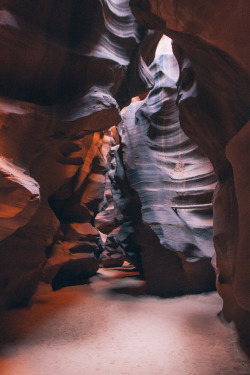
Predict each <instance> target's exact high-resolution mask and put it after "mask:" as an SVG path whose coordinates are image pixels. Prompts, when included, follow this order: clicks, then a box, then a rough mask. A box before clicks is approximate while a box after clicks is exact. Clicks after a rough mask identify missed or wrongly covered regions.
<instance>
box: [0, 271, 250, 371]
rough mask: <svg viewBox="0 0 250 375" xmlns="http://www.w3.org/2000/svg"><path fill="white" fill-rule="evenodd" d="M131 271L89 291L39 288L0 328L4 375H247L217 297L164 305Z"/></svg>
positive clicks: (100, 278) (103, 277)
mask: <svg viewBox="0 0 250 375" xmlns="http://www.w3.org/2000/svg"><path fill="white" fill-rule="evenodd" d="M143 291H144V285H143V282H142V281H140V280H137V279H135V278H134V274H133V272H131V270H130V269H128V270H127V271H126V272H124V271H121V270H117V269H116V270H100V273H99V274H98V275H97V276H95V277H94V278H92V282H91V284H89V285H81V286H74V287H68V288H64V289H61V290H59V291H57V292H52V291H51V289H50V287H49V286H47V285H41V286H40V288H39V290H38V292H37V294H36V296H35V298H34V304H33V305H32V307H31V308H29V309H22V310H13V311H10V312H8V314H6V315H5V316H4V318H3V327H2V328H1V337H0V341H1V357H0V374H1V375H24V374H25V375H54V374H55V375H57V374H58V375H59V374H60V375H94V374H102V375H120V374H125V375H131V374H133V375H142V374H143V375H180V374H181V375H235V374H240V375H249V374H250V364H249V362H248V360H247V359H246V358H245V356H244V354H243V353H241V351H240V349H239V348H238V345H237V340H236V335H235V332H234V331H233V330H231V329H229V328H226V327H225V326H223V325H222V324H221V323H220V321H219V320H218V318H217V313H218V312H219V311H220V309H221V300H220V298H219V296H218V295H217V294H216V293H210V294H208V295H198V296H185V297H178V298H174V299H160V298H157V297H149V296H145V295H144V294H143Z"/></svg>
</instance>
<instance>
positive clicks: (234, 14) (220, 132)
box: [131, 0, 250, 351]
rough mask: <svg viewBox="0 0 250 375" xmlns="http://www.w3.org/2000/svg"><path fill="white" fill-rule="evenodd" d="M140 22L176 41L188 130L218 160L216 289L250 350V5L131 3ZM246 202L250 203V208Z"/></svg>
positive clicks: (166, 1)
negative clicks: (247, 190) (248, 164)
mask: <svg viewBox="0 0 250 375" xmlns="http://www.w3.org/2000/svg"><path fill="white" fill-rule="evenodd" d="M131 6H132V9H133V12H134V14H135V15H136V17H137V19H138V20H140V22H141V23H142V24H144V25H147V26H148V27H149V28H154V29H157V30H161V31H162V32H163V33H165V34H167V35H169V36H170V37H171V38H172V39H173V40H174V44H175V47H174V52H175V55H176V57H177V60H178V63H179V66H180V72H181V73H180V80H179V95H178V107H179V110H180V122H181V126H182V128H183V129H184V131H185V132H186V134H187V135H188V136H189V137H190V138H191V139H193V140H194V141H195V142H197V144H198V145H199V146H200V147H201V149H202V150H203V151H204V153H205V154H206V155H207V156H208V157H209V159H210V160H211V162H212V164H213V167H214V170H215V172H216V175H217V178H218V185H217V188H216V191H215V195H214V244H215V249H216V258H217V288H218V291H219V293H220V295H221V296H222V298H223V301H224V307H223V314H224V318H225V319H226V320H227V321H228V322H229V321H232V320H233V321H234V322H235V323H236V326H237V328H238V331H239V333H240V337H241V341H242V343H243V344H244V346H245V348H247V350H248V351H250V344H249V342H250V326H249V322H250V303H249V301H250V299H249V298H250V276H249V275H250V274H249V272H248V271H247V270H249V266H250V263H249V259H250V257H249V245H248V244H249V241H250V239H249V231H248V230H246V227H248V226H249V218H248V216H249V212H250V201H249V194H248V195H247V194H246V189H247V187H248V185H249V184H248V172H247V160H249V151H248V149H247V146H246V145H247V144H249V143H248V141H249V137H248V133H249V115H250V102H249V83H250V69H249V50H250V49H249V47H250V46H249V30H248V28H249V26H248V14H249V12H250V4H249V2H248V1H247V0H240V1H239V2H237V7H236V6H235V4H234V2H233V1H226V0H224V1H220V2H217V3H216V2H212V3H211V2H209V3H207V4H201V2H199V1H196V0H192V1H186V0H181V1H178V2H175V1H172V0H164V1H161V2H159V1H156V0H141V1H139V0H132V1H131ZM243 202H244V203H243Z"/></svg>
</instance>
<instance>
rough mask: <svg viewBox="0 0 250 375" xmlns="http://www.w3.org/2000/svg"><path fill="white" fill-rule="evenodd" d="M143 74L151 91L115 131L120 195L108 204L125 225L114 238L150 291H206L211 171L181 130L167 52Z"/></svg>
mask: <svg viewBox="0 0 250 375" xmlns="http://www.w3.org/2000/svg"><path fill="white" fill-rule="evenodd" d="M150 70H151V73H152V75H153V77H154V79H155V87H154V88H153V89H152V90H151V91H150V93H149V95H148V97H147V98H146V99H145V100H144V101H139V102H134V103H132V104H131V105H130V106H129V107H128V108H127V110H126V112H125V114H124V116H123V119H122V122H121V124H120V125H119V126H118V132H119V134H120V137H121V149H120V150H119V155H118V156H117V163H118V167H117V174H116V177H115V182H116V183H118V184H119V187H120V189H121V195H120V197H118V200H119V201H117V200H116V201H115V203H116V204H117V205H118V206H120V208H121V211H122V212H123V214H124V217H125V221H126V223H125V225H123V226H122V228H121V232H120V240H121V243H122V245H123V246H124V248H125V249H126V252H127V254H128V255H130V256H132V257H136V258H137V263H138V262H140V261H141V263H142V264H141V267H142V269H143V273H144V276H145V278H146V280H147V289H148V291H149V292H150V293H153V294H160V295H170V294H181V293H186V292H188V293H189V292H199V291H203V290H209V289H210V288H211V289H212V288H213V286H214V276H213V269H212V266H211V264H210V263H211V258H212V256H213V254H214V248H213V244H212V207H211V206H212V205H211V201H212V195H213V191H214V187H215V181H216V179H215V176H214V171H213V167H212V165H211V163H210V162H209V160H208V159H207V158H206V157H205V156H204V154H203V153H202V151H201V150H200V149H199V148H198V146H196V145H195V144H194V143H193V142H192V141H190V140H189V138H188V137H187V136H186V135H185V134H184V132H183V131H182V130H181V128H180V124H179V121H178V109H177V107H176V104H175V98H176V93H177V88H176V85H175V78H176V76H178V66H177V62H176V60H175V58H174V56H173V54H171V52H170V54H168V55H162V56H161V57H158V58H157V59H156V60H154V62H153V63H152V65H151V66H150ZM176 73H177V74H176ZM119 156H120V160H119ZM121 168H123V169H122V172H121ZM125 184H126V185H127V191H124V186H121V185H125ZM123 197H124V202H123V204H122V203H121V202H122V199H123ZM135 202H137V204H136V203H135ZM136 208H137V209H138V210H141V214H140V212H135V210H136ZM128 227H129V228H130V229H128ZM126 231H127V235H126ZM135 245H136V246H135Z"/></svg>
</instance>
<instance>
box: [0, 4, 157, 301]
mask: <svg viewBox="0 0 250 375" xmlns="http://www.w3.org/2000/svg"><path fill="white" fill-rule="evenodd" d="M0 31H1V32H0V47H1V56H0V82H1V88H0V156H1V158H2V157H3V158H5V159H6V160H7V162H8V163H13V168H14V169H15V168H16V171H17V170H22V171H23V172H22V173H23V175H22V178H20V181H19V180H18V182H16V181H15V184H17V185H15V187H13V188H12V187H11V186H10V185H11V182H10V181H8V183H9V185H8V187H6V189H9V190H11V189H12V190H13V194H12V192H11V191H9V192H8V197H9V198H10V203H8V212H9V215H12V214H13V218H12V219H13V220H12V219H11V220H12V221H10V220H9V224H6V225H7V226H6V228H5V229H4V234H3V237H5V238H3V241H2V242H0V260H1V259H2V258H4V260H3V261H1V262H0V263H1V266H0V267H1V268H0V304H1V305H2V306H3V308H6V307H11V306H15V305H17V304H19V303H23V302H26V301H28V300H29V298H30V296H31V294H32V293H33V292H34V290H35V288H36V285H37V282H39V280H40V278H41V272H42V270H43V268H44V265H45V264H46V262H47V258H48V257H49V259H50V260H49V262H48V263H47V265H46V268H45V269H44V271H43V278H44V280H46V281H48V282H51V283H52V284H53V288H54V289H58V288H59V287H61V286H65V285H66V284H70V283H74V282H76V281H75V280H74V274H75V277H76V278H78V281H79V282H80V281H81V282H84V280H85V279H86V277H88V276H89V275H91V274H93V273H95V272H96V270H97V269H98V266H99V260H98V257H99V255H100V252H101V251H102V243H101V239H100V235H99V233H98V231H97V230H96V229H95V228H94V226H93V225H92V224H93V221H94V217H95V215H96V214H97V212H98V210H99V206H100V202H101V201H102V199H103V194H104V186H105V173H106V172H107V160H106V154H107V152H108V150H109V148H110V144H109V143H110V142H109V137H108V135H107V134H104V133H103V131H105V130H106V129H108V128H109V127H110V126H112V125H115V124H118V123H119V121H120V118H121V117H120V107H122V106H123V105H124V103H128V102H130V100H131V97H132V96H134V95H135V94H134V93H136V94H138V93H140V92H146V91H148V90H149V88H150V87H152V85H153V80H152V77H151V76H150V72H149V71H148V69H147V68H146V64H147V63H148V61H147V54H145V53H144V52H143V51H144V47H143V46H142V47H140V46H141V45H142V44H143V45H144V46H145V48H146V47H147V49H148V50H149V51H151V49H152V51H153V50H154V49H155V48H156V45H157V43H158V40H159V38H160V35H161V34H160V33H158V32H152V31H150V32H148V31H147V30H146V29H145V28H144V27H143V26H140V25H138V23H137V22H136V21H135V18H134V16H133V15H132V13H131V10H130V8H129V1H128V0H122V1H115V2H114V1H109V0H106V1H105V0H100V1H99V0H91V1H90V0H86V1H75V0H69V1H64V0H63V1H57V0H53V1H50V0H45V1H44V0H36V1H30V0H24V1H23V2H22V3H20V2H19V1H16V0H14V1H12V0H7V1H5V2H2V3H1V5H0ZM10 46H11V47H10ZM152 51H151V55H150V54H149V55H150V56H152ZM148 58H150V57H148ZM136 61H140V63H139V64H137V63H136ZM137 65H138V69H139V71H140V74H139V75H138V74H137V70H136V68H135V67H136V66H137ZM142 66H143V67H144V69H142V68H141V67H142ZM135 75H136V76H137V75H138V77H139V79H137V80H134V76H135ZM107 137H108V140H107ZM105 150H106V151H105ZM29 176H30V177H29ZM29 178H30V179H29ZM28 179H29V183H31V185H32V184H33V185H32V189H31V185H30V189H31V190H29V189H27V190H26V187H27V186H26V185H27V183H28ZM4 181H5V177H4V180H3V183H4ZM31 181H32V182H31ZM6 189H5V192H3V190H4V189H2V191H1V194H2V196H4V194H5V193H6V194H7V190H6ZM38 189H39V191H38ZM33 190H34V191H35V192H36V193H34V194H35V195H34V196H32V194H33ZM29 191H32V194H31V195H29ZM11 194H12V195H11ZM38 194H39V196H40V198H39V197H38ZM12 199H13V202H12ZM38 203H39V206H38ZM17 207H19V208H18V209H20V210H22V213H21V212H20V213H18V212H17ZM14 211H15V212H14ZM11 212H12V214H11ZM5 215H6V213H5ZM32 215H33V216H32ZM4 220H5V219H4ZM4 222H5V223H6V221H4ZM10 265H11V270H10ZM57 273H58V276H57Z"/></svg>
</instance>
